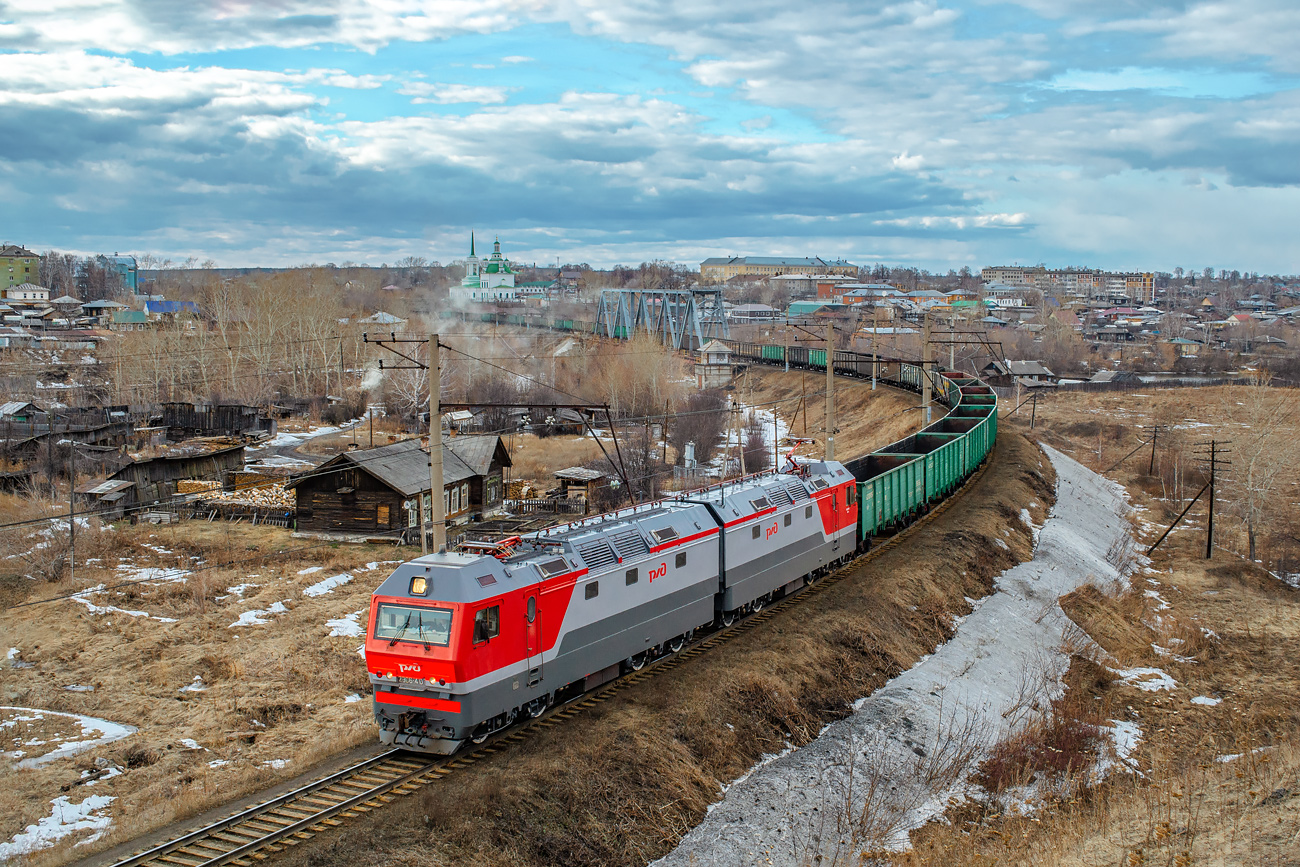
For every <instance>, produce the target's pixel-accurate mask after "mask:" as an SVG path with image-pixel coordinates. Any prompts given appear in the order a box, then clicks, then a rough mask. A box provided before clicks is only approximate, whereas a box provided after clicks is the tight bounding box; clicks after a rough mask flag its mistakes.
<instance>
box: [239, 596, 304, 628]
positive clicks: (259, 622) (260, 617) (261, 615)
mask: <svg viewBox="0 0 1300 867" xmlns="http://www.w3.org/2000/svg"><path fill="white" fill-rule="evenodd" d="M288 612H289V609H288V608H285V607H284V603H283V602H274V603H272V604H271V607H270V608H263V609H261V610H257V609H254V610H253V611H245V612H244V613H243V614H241V615H239V619H238V620H236V621H235V622H234V623H232V624H230V626H228V627H227V629H234V628H236V627H238V626H263V625H265V624H267V623H270V622H271V621H269V620H267V619H266V618H267V616H268V615H271V614H287V613H288Z"/></svg>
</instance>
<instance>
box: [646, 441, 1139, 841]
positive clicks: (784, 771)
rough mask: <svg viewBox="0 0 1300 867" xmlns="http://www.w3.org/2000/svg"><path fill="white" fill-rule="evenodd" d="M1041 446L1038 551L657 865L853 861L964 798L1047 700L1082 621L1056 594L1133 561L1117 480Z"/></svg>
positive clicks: (1122, 579)
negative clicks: (921, 653) (1048, 475)
mask: <svg viewBox="0 0 1300 867" xmlns="http://www.w3.org/2000/svg"><path fill="white" fill-rule="evenodd" d="M1047 454H1048V455H1049V456H1050V458H1051V460H1052V464H1053V466H1054V467H1055V469H1056V474H1057V498H1056V504H1055V505H1054V506H1053V508H1052V511H1051V514H1050V516H1049V517H1048V519H1047V521H1046V523H1045V524H1043V526H1042V527H1041V530H1036V531H1035V535H1036V536H1037V545H1036V547H1035V550H1034V556H1033V558H1032V559H1031V560H1028V561H1026V562H1023V563H1020V564H1019V565H1017V566H1014V567H1013V568H1011V569H1009V570H1007V571H1006V572H1005V573H1003V574H1002V575H1001V576H999V577H998V579H997V582H996V591H995V592H994V593H993V594H991V595H990V596H988V597H986V598H984V599H982V600H979V601H978V602H977V603H976V605H975V610H974V611H973V612H971V614H970V615H969V616H967V617H965V618H964V620H963V622H962V623H961V625H960V627H958V629H957V631H956V634H955V635H954V636H953V637H952V639H951V640H950V641H947V642H946V643H944V644H943V645H942V646H941V647H939V648H938V649H937V650H936V651H935V652H934V654H932V655H930V656H928V657H926V658H925V659H923V660H922V661H921V662H920V663H918V664H917V665H916V666H914V667H912V668H910V669H908V670H907V671H906V672H904V673H903V674H901V675H899V676H898V677H896V678H894V679H893V680H891V681H890V682H889V683H888V684H887V685H886V686H885V687H884V688H882V689H880V690H877V691H876V692H875V693H873V694H872V695H871V696H870V697H869V698H866V699H863V700H862V701H860V702H857V703H855V708H854V711H853V713H852V714H850V715H849V716H848V717H846V718H845V719H843V720H840V721H838V722H836V723H834V724H832V725H830V726H828V727H827V728H826V729H825V730H824V731H823V732H822V733H821V734H820V735H819V736H818V737H817V738H816V739H815V740H814V741H813V742H812V743H810V744H808V745H806V746H805V747H803V748H801V749H797V750H793V749H792V750H790V751H789V752H787V753H786V754H784V755H781V756H779V757H775V758H774V759H773V760H772V761H770V762H768V763H766V764H764V765H763V766H762V767H761V768H758V769H756V770H755V771H754V772H753V773H751V774H749V775H748V776H747V777H746V778H745V779H744V780H742V781H740V782H738V783H737V784H735V785H733V786H731V787H730V788H729V789H728V791H727V792H726V795H725V796H724V797H723V798H722V800H721V801H720V802H719V803H718V804H716V805H715V807H714V809H711V810H710V811H709V813H708V815H707V816H706V817H705V819H704V821H703V822H702V823H701V824H700V825H698V826H697V827H696V828H694V829H693V830H692V831H691V832H690V833H689V834H687V835H686V837H685V838H684V839H683V840H682V842H681V844H680V845H679V846H678V847H677V848H676V849H675V850H674V851H673V852H672V853H671V854H670V855H669V856H668V857H666V858H664V859H663V860H662V861H659V862H657V864H659V865H662V867H678V865H694V867H723V865H748V864H753V863H755V862H756V861H759V862H761V863H765V864H777V865H780V864H785V865H802V864H811V863H830V864H836V863H856V860H857V858H858V857H859V855H860V854H861V853H863V852H864V851H865V852H879V851H898V850H901V849H906V848H908V847H909V845H910V841H909V832H911V831H912V830H914V829H916V828H918V827H920V826H922V825H924V824H925V823H926V822H928V821H929V820H930V819H932V818H934V817H935V816H937V815H939V814H941V813H942V812H943V811H944V809H945V808H946V806H947V804H948V803H949V801H950V800H952V799H955V798H961V797H964V795H965V793H966V791H967V789H968V783H967V778H968V777H969V776H971V775H972V774H973V773H974V772H975V771H976V769H977V768H978V767H979V765H980V763H981V762H983V761H984V759H986V758H987V757H988V755H989V754H990V752H991V751H992V749H993V747H994V746H995V745H996V744H997V743H998V742H999V741H1001V740H1002V739H1004V738H1005V737H1007V736H1008V735H1009V734H1011V733H1013V732H1016V731H1019V730H1021V729H1023V728H1024V727H1025V725H1026V724H1027V723H1028V722H1029V721H1030V720H1032V719H1037V718H1038V717H1039V716H1040V715H1041V714H1043V713H1045V712H1047V711H1048V710H1049V708H1050V704H1051V700H1052V699H1053V698H1056V697H1057V696H1058V695H1059V693H1060V688H1059V684H1060V683H1061V679H1062V678H1063V677H1064V675H1065V674H1066V672H1067V670H1068V669H1069V665H1070V653H1068V652H1067V651H1066V650H1065V648H1066V647H1067V646H1068V645H1069V640H1068V639H1070V637H1071V636H1073V635H1074V634H1075V633H1076V632H1077V627H1076V626H1075V625H1074V623H1073V621H1071V620H1070V619H1069V618H1068V617H1067V616H1066V613H1065V612H1064V611H1063V610H1062V608H1061V606H1060V605H1059V604H1058V603H1057V600H1058V598H1060V597H1061V596H1064V595H1065V594H1068V593H1070V592H1072V591H1074V590H1076V589H1078V588H1079V587H1081V586H1083V585H1085V584H1093V585H1094V586H1096V587H1097V588H1099V589H1101V590H1102V591H1104V592H1107V593H1113V592H1115V591H1117V590H1119V589H1121V588H1123V587H1126V586H1127V581H1128V572H1129V571H1131V569H1132V567H1133V566H1134V565H1136V562H1137V561H1136V559H1135V558H1133V557H1132V556H1131V553H1130V552H1131V547H1132V542H1131V536H1130V527H1129V524H1128V521H1127V520H1126V516H1127V513H1128V512H1129V511H1130V508H1129V506H1128V504H1127V502H1126V499H1125V496H1124V491H1123V489H1122V488H1121V487H1120V486H1119V485H1117V484H1115V483H1114V482H1111V481H1108V480H1107V479H1105V478H1103V477H1101V476H1099V475H1097V474H1096V473H1093V472H1092V471H1091V470H1088V469H1087V468H1085V467H1083V466H1082V465H1080V464H1078V463H1077V462H1075V461H1074V460H1072V459H1070V458H1068V457H1066V456H1065V455H1063V454H1061V453H1060V452H1057V451H1055V450H1053V449H1047ZM1025 521H1026V524H1029V523H1030V521H1031V519H1030V518H1029V514H1028V513H1026V514H1025ZM1111 732H1112V733H1114V734H1117V735H1120V734H1123V730H1120V729H1112V730H1111Z"/></svg>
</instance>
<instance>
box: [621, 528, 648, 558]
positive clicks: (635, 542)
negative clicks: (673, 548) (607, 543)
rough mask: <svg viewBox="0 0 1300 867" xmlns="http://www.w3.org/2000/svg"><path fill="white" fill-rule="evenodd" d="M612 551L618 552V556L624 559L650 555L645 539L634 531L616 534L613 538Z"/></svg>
mask: <svg viewBox="0 0 1300 867" xmlns="http://www.w3.org/2000/svg"><path fill="white" fill-rule="evenodd" d="M614 549H615V550H616V551H618V556H620V557H624V558H626V557H637V556H640V555H641V554H649V553H650V546H649V545H647V544H646V542H645V537H643V536H642V535H641V534H640V533H639V532H637V531H636V530H628V531H626V532H623V533H618V534H616V535H615V536H614Z"/></svg>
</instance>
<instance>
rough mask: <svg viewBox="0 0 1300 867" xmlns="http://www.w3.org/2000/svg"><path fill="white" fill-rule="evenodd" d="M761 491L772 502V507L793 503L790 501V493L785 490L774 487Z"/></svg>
mask: <svg viewBox="0 0 1300 867" xmlns="http://www.w3.org/2000/svg"><path fill="white" fill-rule="evenodd" d="M763 490H764V491H765V492H766V493H767V498H768V499H769V500H771V501H772V505H774V506H777V507H780V506H788V505H790V504H791V503H793V502H794V500H792V499H790V492H789V491H787V490H786V489H785V488H775V487H774V488H764V489H763Z"/></svg>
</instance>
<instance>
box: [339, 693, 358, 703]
mask: <svg viewBox="0 0 1300 867" xmlns="http://www.w3.org/2000/svg"><path fill="white" fill-rule="evenodd" d="M357 701H361V696H359V695H357V694H356V693H355V692H350V693H348V694H347V695H346V696H344V697H343V703H344V704H352V703H353V702H357Z"/></svg>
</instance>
